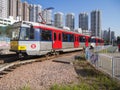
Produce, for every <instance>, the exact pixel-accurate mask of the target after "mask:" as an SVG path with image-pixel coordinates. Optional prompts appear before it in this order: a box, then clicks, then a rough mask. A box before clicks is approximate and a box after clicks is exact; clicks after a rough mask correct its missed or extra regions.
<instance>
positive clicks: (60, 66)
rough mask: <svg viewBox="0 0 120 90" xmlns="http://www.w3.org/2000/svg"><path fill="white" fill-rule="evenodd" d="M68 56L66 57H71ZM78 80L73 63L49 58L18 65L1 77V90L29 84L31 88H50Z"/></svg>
mask: <svg viewBox="0 0 120 90" xmlns="http://www.w3.org/2000/svg"><path fill="white" fill-rule="evenodd" d="M71 57H73V56H66V57H64V58H67V59H68V58H71ZM76 82H77V74H76V72H75V70H74V67H73V65H72V64H65V63H58V62H52V60H47V61H43V62H35V63H31V64H27V65H22V66H20V67H17V68H16V69H15V70H14V71H12V72H9V73H8V74H7V75H5V76H3V78H1V79H0V90H20V88H22V87H24V86H26V85H27V86H29V87H30V89H31V90H48V89H49V88H50V87H51V86H52V85H54V84H58V85H59V84H71V83H76Z"/></svg>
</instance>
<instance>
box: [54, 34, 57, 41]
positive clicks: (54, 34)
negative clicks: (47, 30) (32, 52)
mask: <svg viewBox="0 0 120 90" xmlns="http://www.w3.org/2000/svg"><path fill="white" fill-rule="evenodd" d="M56 39H57V37H56V33H54V41H56Z"/></svg>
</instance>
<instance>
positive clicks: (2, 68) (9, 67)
mask: <svg viewBox="0 0 120 90" xmlns="http://www.w3.org/2000/svg"><path fill="white" fill-rule="evenodd" d="M79 52H80V51H79ZM73 53H78V51H77V52H70V53H64V54H60V55H52V56H37V57H28V58H22V59H21V60H20V59H18V58H16V57H17V56H15V57H9V59H10V60H9V61H13V62H10V63H3V64H0V78H2V77H3V76H5V75H6V74H8V73H9V72H12V71H13V70H14V69H16V68H17V67H19V66H21V65H25V64H30V63H33V62H42V61H44V60H50V59H55V58H58V57H61V56H69V55H71V54H73ZM11 59H12V60H11ZM14 60H15V61H14Z"/></svg>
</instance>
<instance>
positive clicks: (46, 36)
mask: <svg viewBox="0 0 120 90" xmlns="http://www.w3.org/2000/svg"><path fill="white" fill-rule="evenodd" d="M41 40H42V41H51V31H49V30H41Z"/></svg>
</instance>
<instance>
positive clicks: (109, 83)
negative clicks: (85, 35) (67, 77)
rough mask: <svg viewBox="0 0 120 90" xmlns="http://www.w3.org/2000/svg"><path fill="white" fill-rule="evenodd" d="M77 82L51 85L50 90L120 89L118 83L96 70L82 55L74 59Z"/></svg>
mask: <svg viewBox="0 0 120 90" xmlns="http://www.w3.org/2000/svg"><path fill="white" fill-rule="evenodd" d="M74 67H75V70H76V73H77V74H78V81H79V82H78V84H76V85H75V84H70V85H57V84H55V85H53V86H52V87H51V88H50V90H120V83H119V82H118V81H116V80H114V79H112V78H110V77H109V76H107V75H105V74H103V73H102V72H100V71H98V70H96V69H95V68H94V67H93V66H91V65H90V64H89V63H88V62H87V61H86V60H85V59H84V56H83V57H82V58H79V59H78V60H75V61H74Z"/></svg>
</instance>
